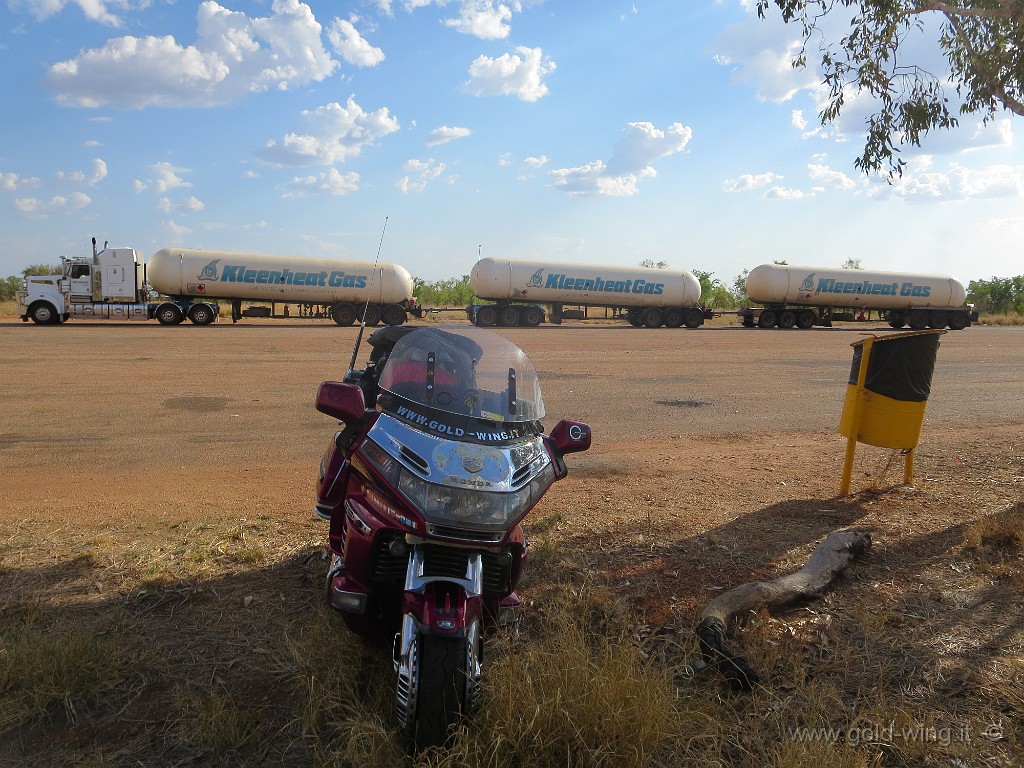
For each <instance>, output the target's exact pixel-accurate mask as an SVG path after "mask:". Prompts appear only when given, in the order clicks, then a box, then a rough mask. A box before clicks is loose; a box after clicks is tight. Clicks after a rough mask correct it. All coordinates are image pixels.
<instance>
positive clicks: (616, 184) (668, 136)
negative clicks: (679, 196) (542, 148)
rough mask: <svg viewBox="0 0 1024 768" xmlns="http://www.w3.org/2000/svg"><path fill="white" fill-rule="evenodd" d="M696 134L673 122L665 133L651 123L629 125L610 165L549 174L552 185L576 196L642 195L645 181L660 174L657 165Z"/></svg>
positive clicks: (600, 164) (597, 165)
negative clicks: (643, 181)
mask: <svg viewBox="0 0 1024 768" xmlns="http://www.w3.org/2000/svg"><path fill="white" fill-rule="evenodd" d="M692 136H693V131H692V130H691V129H690V128H689V127H688V126H685V125H682V124H681V123H673V124H672V125H670V126H669V127H668V129H667V130H665V131H663V130H661V129H660V128H656V127H655V126H654V125H653V124H651V123H648V122H642V123H629V124H628V125H627V126H626V128H625V129H624V130H623V132H622V136H621V137H620V138H619V140H618V141H617V142H616V143H615V147H614V149H613V151H612V156H611V159H609V160H608V162H607V163H604V162H603V161H600V160H596V161H593V162H590V163H587V164H585V165H582V166H578V167H576V168H559V169H556V170H552V171H548V175H549V176H550V177H551V179H552V182H551V186H553V187H555V188H556V189H558V190H561V191H562V192H565V193H566V194H569V195H574V196H584V195H599V196H606V197H625V196H630V195H636V194H638V193H639V191H640V190H639V183H640V181H641V179H645V178H650V177H653V176H656V175H657V172H656V171H655V170H654V166H653V163H654V162H655V161H656V160H660V159H661V158H663V157H668V156H669V155H674V154H676V153H677V152H682V151H683V150H684V149H685V148H686V145H687V144H688V143H689V141H690V139H691V138H692Z"/></svg>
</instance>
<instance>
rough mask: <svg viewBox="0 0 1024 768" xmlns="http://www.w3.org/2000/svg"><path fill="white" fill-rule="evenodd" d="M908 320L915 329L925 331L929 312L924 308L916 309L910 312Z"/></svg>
mask: <svg viewBox="0 0 1024 768" xmlns="http://www.w3.org/2000/svg"><path fill="white" fill-rule="evenodd" d="M908 322H909V323H910V327H911V328H913V329H914V330H915V331H923V330H924V329H925V328H927V327H928V313H927V312H925V311H924V310H923V309H915V310H914V311H913V312H911V313H910V318H909V320H908Z"/></svg>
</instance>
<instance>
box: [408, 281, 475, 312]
mask: <svg viewBox="0 0 1024 768" xmlns="http://www.w3.org/2000/svg"><path fill="white" fill-rule="evenodd" d="M412 281H413V290H412V295H413V296H415V297H416V301H417V302H418V303H420V304H422V305H423V306H425V307H465V306H467V305H469V304H472V303H473V299H474V298H475V297H474V296H473V289H472V288H471V287H470V285H469V275H463V276H462V277H461V278H455V277H450V278H448V279H447V280H438V281H436V282H433V283H428V282H426V281H424V280H421V279H420V278H418V277H414V278H413V279H412Z"/></svg>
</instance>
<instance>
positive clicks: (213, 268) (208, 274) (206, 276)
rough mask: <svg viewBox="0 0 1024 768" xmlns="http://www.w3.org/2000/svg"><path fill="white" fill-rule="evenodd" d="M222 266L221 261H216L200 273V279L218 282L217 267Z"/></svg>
mask: <svg viewBox="0 0 1024 768" xmlns="http://www.w3.org/2000/svg"><path fill="white" fill-rule="evenodd" d="M218 264H220V259H214V260H213V261H211V262H210V263H209V264H207V265H206V266H205V267H203V271H202V272H200V273H199V275H198V277H199V279H200V280H216V279H217V265H218Z"/></svg>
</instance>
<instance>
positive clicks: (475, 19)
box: [444, 0, 512, 40]
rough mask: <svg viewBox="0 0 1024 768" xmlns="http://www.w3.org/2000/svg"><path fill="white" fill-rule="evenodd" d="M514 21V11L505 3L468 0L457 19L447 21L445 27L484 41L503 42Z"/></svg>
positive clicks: (463, 4) (490, 0)
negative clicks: (510, 23)
mask: <svg viewBox="0 0 1024 768" xmlns="http://www.w3.org/2000/svg"><path fill="white" fill-rule="evenodd" d="M510 21H512V9H511V8H509V7H508V6H507V5H505V4H504V3H499V4H497V5H495V4H494V2H493V0H467V2H463V3H462V7H461V9H460V12H459V17H458V18H457V19H445V21H444V24H445V26H448V27H451V28H452V29H457V30H458V31H459V32H462V33H464V34H467V35H473V36H474V37H479V38H480V39H482V40H503V39H504V38H506V37H508V34H509V32H510V31H511V27H509V24H508V22H510Z"/></svg>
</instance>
